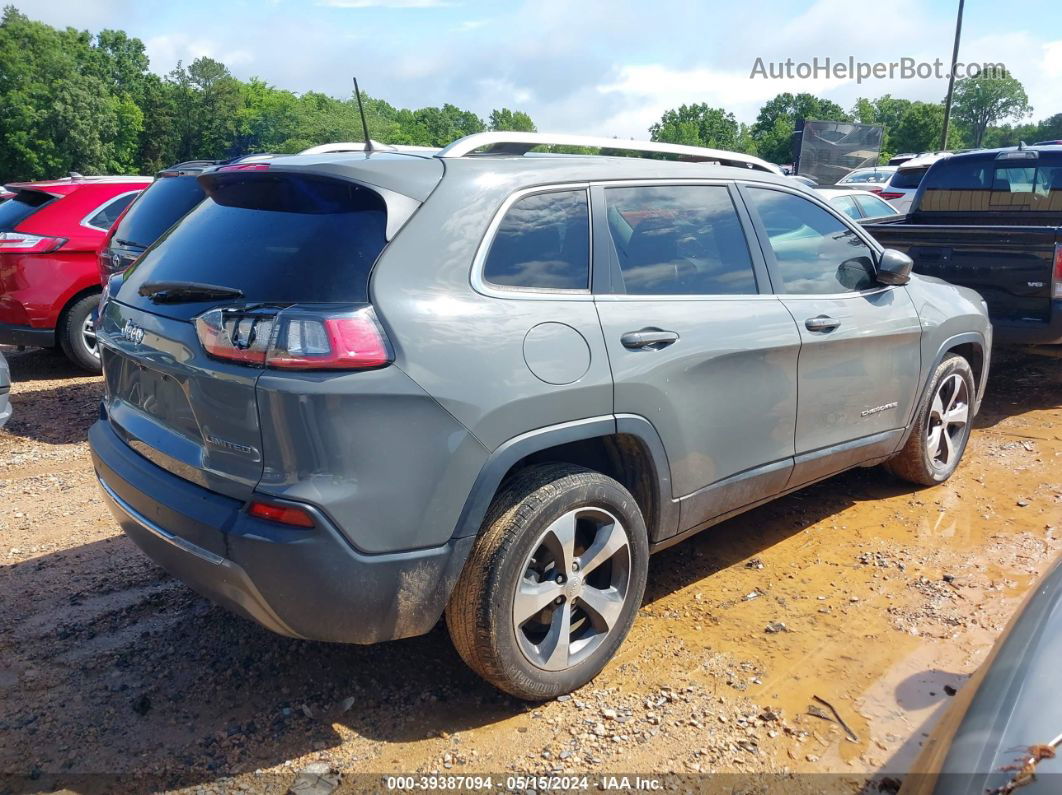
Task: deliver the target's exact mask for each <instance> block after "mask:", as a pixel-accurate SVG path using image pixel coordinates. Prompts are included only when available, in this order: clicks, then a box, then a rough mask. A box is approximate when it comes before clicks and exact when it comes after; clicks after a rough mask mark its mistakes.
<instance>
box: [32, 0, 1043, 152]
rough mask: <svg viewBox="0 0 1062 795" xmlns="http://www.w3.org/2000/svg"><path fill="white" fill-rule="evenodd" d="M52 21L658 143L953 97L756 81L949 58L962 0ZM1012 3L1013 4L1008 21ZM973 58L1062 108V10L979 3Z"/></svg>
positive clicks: (303, 75)
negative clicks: (670, 123)
mask: <svg viewBox="0 0 1062 795" xmlns="http://www.w3.org/2000/svg"><path fill="white" fill-rule="evenodd" d="M14 5H16V6H18V7H19V8H20V9H21V10H22V11H23V12H24V13H26V14H27V15H29V16H30V17H33V18H35V19H40V20H43V21H45V22H48V23H49V24H52V25H57V26H66V25H70V26H73V27H76V28H82V29H88V30H91V31H97V30H100V29H101V28H121V29H124V30H126V31H128V32H129V33H130V34H132V35H135V36H137V37H139V38H141V39H142V40H143V41H144V42H145V44H146V45H147V48H148V53H149V55H150V56H151V62H152V69H154V70H155V71H157V72H160V73H164V72H166V71H168V70H169V69H171V68H172V67H173V66H174V64H175V63H176V62H177V60H178V59H183V60H184V61H185V62H188V61H191V60H192V59H194V58H195V57H197V56H199V55H209V56H211V57H213V58H217V59H219V60H221V61H223V62H225V63H226V64H227V65H228V66H229V68H230V69H231V70H232V72H233V73H234V74H236V75H237V76H239V77H243V78H246V77H250V76H252V75H257V76H259V77H261V78H263V79H265V80H266V81H268V82H269V83H271V84H273V85H276V86H279V87H282V88H287V89H291V90H293V91H297V92H301V91H308V90H316V91H324V92H326V93H330V94H334V95H337V96H346V95H349V92H350V76H351V75H352V74H356V75H358V79H359V81H360V82H361V85H362V88H363V89H364V90H366V91H367V92H369V93H370V94H372V95H374V96H379V97H383V98H385V99H387V100H389V101H391V102H392V103H394V104H396V105H400V106H404V107H421V106H424V105H438V104H441V103H443V102H453V103H455V104H457V105H460V106H462V107H467V108H470V109H472V110H474V111H476V112H477V113H479V114H480V115H481V116H486V115H487V114H488V113H489V112H490V110H491V108H495V107H502V106H505V107H511V108H519V109H522V110H526V111H527V112H529V113H530V114H531V116H532V117H533V118H534V120H535V122H536V123H537V125H538V127H539V129H540V130H551V131H558V132H571V133H587V134H600V135H619V136H625V137H626V136H630V137H645V135H646V129H647V127H648V126H649V124H651V123H652V122H653V121H654V120H656V119H658V118H659V116H660V113H661V112H662V111H663V110H664V109H666V108H668V107H674V106H676V105H679V104H682V103H684V102H687V103H688V102H707V103H709V104H711V105H718V106H722V107H725V108H727V109H728V110H730V111H732V112H733V113H734V114H735V115H736V116H737V117H738V119H739V120H742V121H752V120H754V119H755V115H756V112H757V110H758V108H759V106H760V105H761V104H762V103H763V102H764V101H765V100H766V99H769V98H770V97H772V96H774V95H775V94H777V93H779V92H781V91H793V92H797V91H810V92H813V93H816V94H819V95H821V96H825V97H828V98H830V99H833V100H834V101H836V102H838V103H840V104H841V105H842V106H844V107H846V108H848V107H850V106H851V105H852V102H853V101H854V100H855V98H856V97H858V96H868V97H877V96H880V95H882V94H886V93H891V94H892V95H894V96H903V97H908V98H911V99H924V100H934V101H935V100H939V99H940V98H942V97H943V95H944V92H945V89H946V85H945V82H944V81H942V80H934V79H930V80H899V79H896V80H892V81H890V80H868V81H866V82H864V83H863V84H862V85H857V84H856V82H855V81H854V80H836V79H830V80H822V79H818V80H816V79H811V80H763V79H755V80H753V79H750V77H749V74H750V71H751V69H752V66H753V64H754V62H755V60H756V58H757V57H762V58H763V59H764V60H765V61H784V60H785V59H786V58H792V59H794V60H795V61H798V62H799V61H810V60H811V58H813V57H815V56H818V57H819V58H820V59H822V58H825V57H827V56H829V57H831V58H832V59H834V60H840V59H844V60H847V58H848V57H849V56H854V57H855V58H856V59H857V60H864V61H869V62H875V61H892V60H898V59H899V58H901V57H910V58H914V59H917V60H926V61H932V60H933V59H935V58H938V57H939V58H941V59H942V60H944V61H947V60H948V59H949V57H950V52H951V43H952V34H953V31H954V20H955V9H956V7H957V0H948V1H947V2H943V0H940V1H938V0H922V2H916V0H889V2H884V3H871V2H859V1H858V0H805V1H803V2H799V1H796V2H794V1H791V2H783V0H746V1H745V2H739V3H734V2H727V3H721V2H706V1H705V0H700V2H697V1H696V0H653V1H652V2H646V1H645V0H639V1H638V2H635V1H634V0H609V1H608V2H600V1H599V0H582V2H580V0H565V1H563V2H562V1H561V0H531V1H530V2H483V1H482V0H184V1H183V2H181V1H180V0H179V1H178V2H172V0H171V2H165V3H162V2H154V0H14ZM1011 9H1013V10H1011ZM959 57H960V60H961V61H965V62H1002V63H1004V64H1005V65H1006V66H1007V67H1008V68H1009V69H1010V70H1011V71H1012V73H1014V74H1015V75H1016V76H1017V77H1018V78H1019V79H1020V80H1021V81H1022V82H1023V83H1024V84H1025V87H1026V90H1027V91H1028V93H1029V96H1030V101H1031V103H1032V105H1033V106H1034V108H1035V112H1034V114H1033V117H1034V118H1036V119H1040V118H1043V117H1046V116H1049V115H1052V114H1054V113H1058V112H1062V3H1059V2H1058V0H1053V2H1048V1H1047V0H1023V2H1021V3H1020V4H1014V5H1013V6H1010V5H1009V4H1007V5H1005V4H1000V3H992V2H988V0H969V2H967V3H966V12H965V17H964V24H963V44H962V49H961V51H960V56H959Z"/></svg>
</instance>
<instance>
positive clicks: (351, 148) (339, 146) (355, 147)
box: [299, 141, 439, 155]
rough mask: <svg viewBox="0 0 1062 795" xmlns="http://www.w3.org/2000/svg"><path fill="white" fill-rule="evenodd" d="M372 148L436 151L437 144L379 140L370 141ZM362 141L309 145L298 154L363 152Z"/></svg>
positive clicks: (395, 150)
mask: <svg viewBox="0 0 1062 795" xmlns="http://www.w3.org/2000/svg"><path fill="white" fill-rule="evenodd" d="M372 150H373V151H379V152H433V153H434V152H438V151H439V147H437V146H414V145H412V144H382V143H380V142H379V141H372ZM364 151H365V142H364V141H346V142H339V143H331V144H319V145H318V146H311V147H310V148H309V149H303V150H302V151H301V152H299V154H300V155H327V154H333V153H337V152H364Z"/></svg>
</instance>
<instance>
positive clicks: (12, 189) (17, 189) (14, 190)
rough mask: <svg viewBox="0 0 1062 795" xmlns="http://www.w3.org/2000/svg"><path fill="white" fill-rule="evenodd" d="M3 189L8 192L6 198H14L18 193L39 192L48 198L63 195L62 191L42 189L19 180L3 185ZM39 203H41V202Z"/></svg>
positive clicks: (56, 197)
mask: <svg viewBox="0 0 1062 795" xmlns="http://www.w3.org/2000/svg"><path fill="white" fill-rule="evenodd" d="M3 190H4V191H6V192H7V193H9V194H10V196H6V197H5V198H8V199H11V198H14V197H15V196H18V195H19V194H20V193H29V194H39V195H41V196H47V197H49V199H58V198H60V197H62V196H63V195H64V194H62V193H52V192H51V191H47V190H42V189H41V188H33V187H30V186H29V185H26V184H23V183H19V182H12V183H11V184H9V185H4V186H3ZM41 203H42V204H43V202H41Z"/></svg>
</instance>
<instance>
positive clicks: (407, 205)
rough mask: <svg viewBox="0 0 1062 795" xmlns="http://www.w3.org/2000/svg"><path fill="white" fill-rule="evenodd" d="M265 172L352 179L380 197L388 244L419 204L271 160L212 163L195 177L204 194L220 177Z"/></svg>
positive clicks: (328, 173)
mask: <svg viewBox="0 0 1062 795" xmlns="http://www.w3.org/2000/svg"><path fill="white" fill-rule="evenodd" d="M266 174H270V175H278V174H290V175H292V176H310V177H316V178H317V179H327V180H337V181H342V182H352V183H354V184H355V185H358V186H359V187H362V188H365V189H366V190H370V191H372V192H373V193H375V194H377V195H378V196H379V197H380V198H381V199H383V202H384V206H386V207H387V224H386V227H385V229H384V238H385V239H386V240H387V242H388V243H390V242H391V241H392V240H393V239H394V236H395V235H397V234H398V231H399V230H400V229H401V228H402V227H403V226H405V224H406V221H408V220H409V219H410V218H411V217H412V215H413V213H414V212H416V211H417V208H419V207H420V205H421V202H420V201H419V200H417V199H414V198H413V197H411V196H407V195H405V194H404V193H398V192H397V191H393V190H389V189H387V188H381V187H380V186H379V185H373V184H372V183H371V182H366V181H364V180H359V179H357V178H353V177H348V176H345V175H339V174H336V173H335V172H333V171H324V170H317V169H314V168H277V167H276V166H275V165H273V164H271V163H236V164H230V165H223V166H216V167H214V168H211V169H209V170H208V171H204V172H203V173H202V174H200V175H199V176H198V177H197V178H196V179H197V180H198V182H199V184H200V185H202V186H203V190H204V191H205V192H206V194H207V195H208V196H210V195H212V193H213V187H214V185H215V184H216V183H217V182H219V181H220V180H224V179H226V178H234V177H235V178H239V177H242V178H244V179H248V178H250V179H254V178H256V177H259V176H264V175H266Z"/></svg>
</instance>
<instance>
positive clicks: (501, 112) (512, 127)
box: [487, 108, 536, 132]
mask: <svg viewBox="0 0 1062 795" xmlns="http://www.w3.org/2000/svg"><path fill="white" fill-rule="evenodd" d="M487 128H488V129H490V130H494V131H499V130H505V131H507V132H536V129H535V123H534V122H533V121H531V117H530V116H528V115H527V114H526V113H524V112H523V111H522V110H509V109H508V108H495V109H494V110H492V111H491V112H490V118H489V119H488V120H487Z"/></svg>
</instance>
